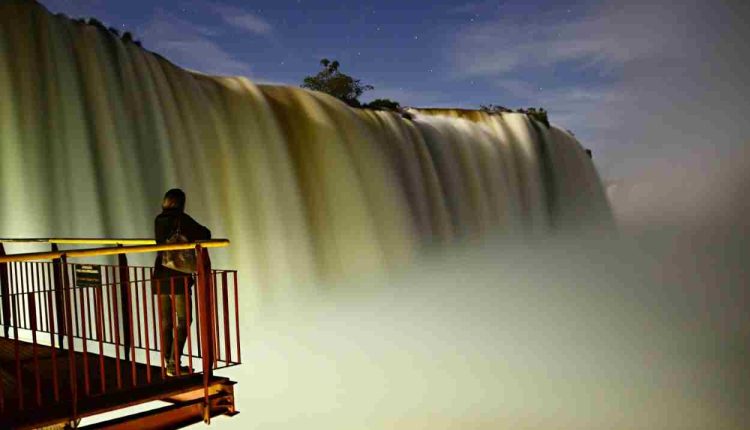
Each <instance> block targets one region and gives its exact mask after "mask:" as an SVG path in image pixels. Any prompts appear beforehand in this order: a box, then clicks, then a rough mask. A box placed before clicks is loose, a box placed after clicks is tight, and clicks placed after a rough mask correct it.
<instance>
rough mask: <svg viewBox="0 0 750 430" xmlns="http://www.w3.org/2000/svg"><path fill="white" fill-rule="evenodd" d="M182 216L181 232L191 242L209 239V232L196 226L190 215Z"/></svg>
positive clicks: (196, 223)
mask: <svg viewBox="0 0 750 430" xmlns="http://www.w3.org/2000/svg"><path fill="white" fill-rule="evenodd" d="M184 215H185V218H184V219H183V225H182V230H183V232H184V233H185V234H186V235H187V237H188V238H189V239H190V240H191V241H194V240H208V239H211V230H209V229H207V228H206V227H204V226H202V225H200V224H198V222H197V221H196V220H194V219H193V218H192V217H191V216H190V215H188V214H184Z"/></svg>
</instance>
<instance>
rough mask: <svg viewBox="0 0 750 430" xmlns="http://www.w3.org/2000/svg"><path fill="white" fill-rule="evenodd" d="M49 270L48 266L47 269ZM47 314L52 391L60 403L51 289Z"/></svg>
mask: <svg viewBox="0 0 750 430" xmlns="http://www.w3.org/2000/svg"><path fill="white" fill-rule="evenodd" d="M47 269H49V266H48V267H47ZM47 275H48V276H49V275H50V271H49V270H47ZM46 295H47V314H49V315H50V319H49V323H50V331H49V342H50V350H51V353H52V389H53V391H54V395H55V402H59V401H60V387H59V384H58V380H57V348H55V319H54V318H52V313H53V306H52V289H47V294H46Z"/></svg>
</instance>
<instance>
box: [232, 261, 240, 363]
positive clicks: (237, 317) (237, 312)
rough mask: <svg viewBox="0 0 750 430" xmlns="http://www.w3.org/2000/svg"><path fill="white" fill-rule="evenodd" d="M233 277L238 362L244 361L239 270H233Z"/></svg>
mask: <svg viewBox="0 0 750 430" xmlns="http://www.w3.org/2000/svg"><path fill="white" fill-rule="evenodd" d="M232 279H233V280H234V323H235V324H236V326H237V328H236V330H235V336H237V338H236V339H237V364H240V363H242V352H241V350H240V298H239V297H240V296H239V294H238V291H237V272H232Z"/></svg>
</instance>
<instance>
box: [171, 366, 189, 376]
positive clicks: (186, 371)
mask: <svg viewBox="0 0 750 430" xmlns="http://www.w3.org/2000/svg"><path fill="white" fill-rule="evenodd" d="M192 371H193V369H191V368H189V367H187V366H180V376H183V375H189V374H190V373H192ZM167 376H169V377H175V376H177V370H176V369H175V368H174V367H172V368H169V367H168V368H167Z"/></svg>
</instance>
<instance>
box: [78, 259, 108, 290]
mask: <svg viewBox="0 0 750 430" xmlns="http://www.w3.org/2000/svg"><path fill="white" fill-rule="evenodd" d="M75 268H76V287H101V286H102V271H101V266H99V265H98V264H76V265H75Z"/></svg>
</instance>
